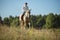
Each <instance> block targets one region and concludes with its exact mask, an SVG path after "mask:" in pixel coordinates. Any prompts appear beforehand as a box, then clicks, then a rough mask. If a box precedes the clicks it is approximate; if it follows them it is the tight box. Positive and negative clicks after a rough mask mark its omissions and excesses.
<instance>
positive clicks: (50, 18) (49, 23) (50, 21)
mask: <svg viewBox="0 0 60 40" xmlns="http://www.w3.org/2000/svg"><path fill="white" fill-rule="evenodd" d="M54 20H55V16H54V15H53V13H49V15H47V18H46V25H45V27H46V28H53V26H54Z"/></svg>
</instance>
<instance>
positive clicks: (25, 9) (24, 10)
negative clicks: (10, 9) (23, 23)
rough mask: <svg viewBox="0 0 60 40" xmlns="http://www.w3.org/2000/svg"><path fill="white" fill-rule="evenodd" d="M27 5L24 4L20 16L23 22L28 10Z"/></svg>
mask: <svg viewBox="0 0 60 40" xmlns="http://www.w3.org/2000/svg"><path fill="white" fill-rule="evenodd" d="M27 4H28V3H27V2H26V3H25V4H24V6H23V10H22V11H23V14H22V17H21V18H22V20H23V16H24V15H25V13H26V11H27V10H29V8H28V6H27Z"/></svg>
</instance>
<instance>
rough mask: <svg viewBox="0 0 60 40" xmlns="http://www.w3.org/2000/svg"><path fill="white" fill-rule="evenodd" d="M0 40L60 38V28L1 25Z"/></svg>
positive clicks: (48, 39)
mask: <svg viewBox="0 0 60 40" xmlns="http://www.w3.org/2000/svg"><path fill="white" fill-rule="evenodd" d="M0 40H60V29H41V30H37V29H34V28H30V29H24V30H21V29H20V28H19V27H7V26H0Z"/></svg>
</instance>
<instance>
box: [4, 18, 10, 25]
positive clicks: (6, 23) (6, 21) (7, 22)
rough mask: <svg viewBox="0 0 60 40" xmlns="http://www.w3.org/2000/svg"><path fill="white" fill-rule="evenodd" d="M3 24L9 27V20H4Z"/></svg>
mask: <svg viewBox="0 0 60 40" xmlns="http://www.w3.org/2000/svg"><path fill="white" fill-rule="evenodd" d="M4 24H5V25H8V26H10V22H9V18H7V17H5V18H4Z"/></svg>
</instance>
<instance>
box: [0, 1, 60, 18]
mask: <svg viewBox="0 0 60 40" xmlns="http://www.w3.org/2000/svg"><path fill="white" fill-rule="evenodd" d="M25 2H27V3H28V7H29V8H30V9H32V10H31V14H32V15H48V14H49V13H51V12H52V13H54V14H60V0H0V16H1V17H2V18H4V17H9V16H10V15H12V16H19V15H20V14H21V13H22V10H21V8H22V6H23V5H24V3H25Z"/></svg>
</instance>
